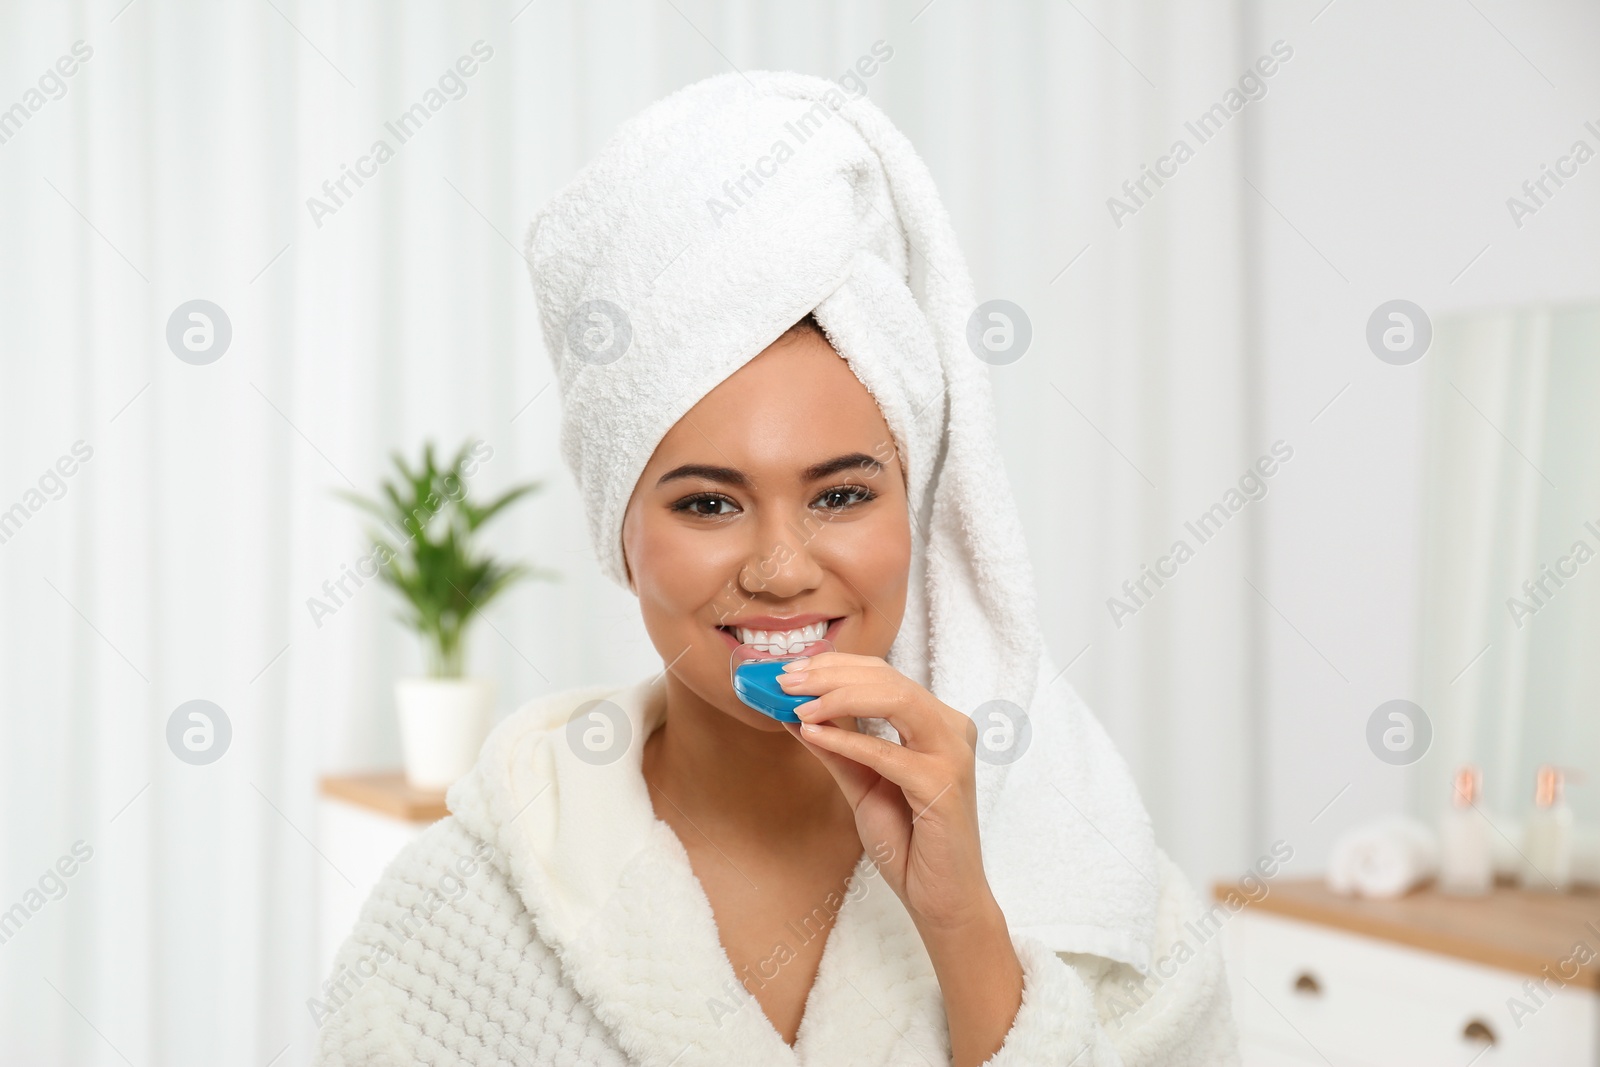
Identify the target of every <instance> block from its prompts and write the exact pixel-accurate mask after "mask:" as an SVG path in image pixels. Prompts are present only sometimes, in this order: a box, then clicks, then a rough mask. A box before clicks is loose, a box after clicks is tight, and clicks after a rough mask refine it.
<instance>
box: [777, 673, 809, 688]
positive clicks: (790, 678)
mask: <svg viewBox="0 0 1600 1067" xmlns="http://www.w3.org/2000/svg"><path fill="white" fill-rule="evenodd" d="M805 680H806V672H805V671H795V672H794V673H793V674H780V675H778V684H779V685H788V684H789V683H790V682H795V683H797V684H798V683H800V682H803V681H805Z"/></svg>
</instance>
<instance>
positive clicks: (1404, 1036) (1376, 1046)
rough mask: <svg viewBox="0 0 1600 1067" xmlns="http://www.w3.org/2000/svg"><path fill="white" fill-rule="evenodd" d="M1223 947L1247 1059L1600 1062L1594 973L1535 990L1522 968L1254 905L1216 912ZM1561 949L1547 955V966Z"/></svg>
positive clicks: (1373, 1066) (1366, 1066) (1547, 1066)
mask: <svg viewBox="0 0 1600 1067" xmlns="http://www.w3.org/2000/svg"><path fill="white" fill-rule="evenodd" d="M1595 914H1596V916H1597V917H1600V909H1597V910H1596V913H1595ZM1550 935H1551V936H1552V937H1553V938H1555V939H1556V941H1557V943H1560V942H1561V941H1562V939H1563V937H1562V934H1561V931H1560V930H1559V929H1552V930H1551V931H1550ZM1585 940H1587V941H1588V942H1589V943H1590V944H1591V946H1592V947H1600V946H1595V945H1594V943H1595V941H1596V938H1595V935H1594V934H1593V933H1592V932H1591V931H1589V930H1588V929H1586V928H1585V927H1584V926H1582V925H1581V924H1575V925H1574V926H1573V927H1572V928H1571V931H1570V942H1571V944H1576V943H1579V942H1582V941H1585ZM1223 948H1224V952H1225V953H1226V955H1227V961H1228V972H1229V973H1228V977H1229V982H1230V984H1231V987H1232V994H1233V1004H1234V1014H1235V1017H1236V1019H1237V1020H1238V1024H1239V1033H1240V1038H1241V1044H1242V1051H1243V1059H1244V1065H1245V1067H1266V1065H1269V1064H1271V1065H1276V1064H1285V1065H1288V1064H1293V1065H1300V1064H1319V1065H1322V1067H1327V1065H1328V1064H1332V1065H1334V1067H1345V1065H1347V1064H1348V1065H1350V1067H1387V1065H1390V1064H1393V1065H1395V1067H1401V1065H1403V1067H1433V1065H1436V1064H1437V1065H1439V1067H1467V1065H1468V1064H1471V1065H1472V1067H1504V1065H1512V1064H1515V1065H1517V1067H1524V1065H1527V1067H1534V1065H1537V1067H1580V1065H1581V1067H1595V1065H1597V1064H1600V995H1597V993H1596V992H1595V990H1594V988H1593V987H1592V984H1584V983H1583V982H1581V981H1572V982H1565V983H1563V982H1561V981H1559V980H1558V981H1549V980H1548V979H1546V980H1545V981H1544V988H1542V989H1541V988H1540V985H1539V983H1540V981H1541V980H1540V979H1539V978H1535V977H1534V976H1533V975H1532V974H1526V973H1516V972H1513V971H1511V970H1507V969H1503V968H1501V967H1495V966H1486V965H1484V964H1481V963H1477V962H1473V961H1471V960H1468V959H1463V958H1460V957H1457V956H1451V955H1446V954H1443V953H1440V952H1432V951H1425V950H1423V949H1419V948H1414V947H1411V946H1409V945H1405V944H1401V943H1397V942H1395V941H1392V940H1388V939H1385V938H1381V937H1375V936H1368V935H1366V934H1361V933H1354V932H1351V931H1349V930H1346V929H1340V928H1337V927H1335V926H1331V925H1326V924H1324V923H1320V922H1312V921H1306V920H1304V919H1300V918H1293V917H1288V916H1284V915H1281V914H1274V913H1272V912H1269V911H1265V910H1263V909H1261V908H1259V907H1248V908H1245V909H1244V910H1242V911H1240V912H1239V913H1238V914H1236V915H1234V916H1233V917H1232V918H1231V919H1229V920H1228V921H1227V922H1226V924H1225V925H1224V927H1223ZM1569 955H1570V945H1569V950H1568V951H1566V952H1563V953H1561V954H1559V955H1557V954H1552V956H1551V958H1550V960H1549V963H1550V965H1551V968H1552V973H1553V974H1559V972H1558V971H1557V970H1556V968H1557V966H1558V965H1559V964H1560V963H1561V961H1562V960H1563V959H1565V958H1567V957H1568V956H1569ZM1568 973H1569V974H1571V973H1572V971H1571V968H1570V967H1569V968H1568ZM1591 981H1592V976H1591ZM1517 1004H1520V1005H1521V1006H1522V1007H1521V1008H1519V1009H1515V1010H1514V1005H1517Z"/></svg>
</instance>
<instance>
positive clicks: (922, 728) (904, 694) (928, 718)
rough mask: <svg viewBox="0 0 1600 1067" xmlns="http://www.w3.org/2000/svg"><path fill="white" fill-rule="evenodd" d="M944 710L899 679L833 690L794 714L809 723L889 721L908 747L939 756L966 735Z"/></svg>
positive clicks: (808, 702) (926, 695)
mask: <svg viewBox="0 0 1600 1067" xmlns="http://www.w3.org/2000/svg"><path fill="white" fill-rule="evenodd" d="M791 692H792V690H791ZM942 708H943V705H941V704H939V703H938V701H936V700H934V699H933V698H932V697H931V696H930V695H928V694H927V693H926V692H925V691H924V690H922V689H920V688H918V687H917V685H916V684H915V683H913V682H910V681H907V680H906V679H904V678H899V677H896V678H891V679H888V680H883V681H874V682H868V683H865V684H857V685H847V686H843V687H841V688H838V689H833V690H831V691H829V692H825V693H823V694H822V695H821V696H819V697H817V699H815V700H811V701H807V702H806V703H804V704H801V705H800V706H799V707H797V708H795V709H794V713H795V714H796V715H798V716H800V718H801V719H803V720H805V721H806V722H827V721H829V720H831V719H840V718H861V717H863V716H867V717H870V718H874V719H887V720H889V725H891V726H893V727H894V728H895V731H896V732H897V733H898V734H899V735H900V740H901V742H902V743H903V744H904V745H906V747H908V748H912V749H915V750H916V751H918V752H934V753H936V752H942V751H944V750H945V749H946V748H951V747H953V745H952V742H951V739H952V738H963V734H964V731H958V730H957V729H955V726H956V724H954V723H953V722H952V721H951V720H950V719H948V718H946V716H945V714H944V712H943V711H942V710H941V709H942ZM956 714H958V715H959V714H960V712H956ZM963 718H965V716H963ZM963 743H964V741H963Z"/></svg>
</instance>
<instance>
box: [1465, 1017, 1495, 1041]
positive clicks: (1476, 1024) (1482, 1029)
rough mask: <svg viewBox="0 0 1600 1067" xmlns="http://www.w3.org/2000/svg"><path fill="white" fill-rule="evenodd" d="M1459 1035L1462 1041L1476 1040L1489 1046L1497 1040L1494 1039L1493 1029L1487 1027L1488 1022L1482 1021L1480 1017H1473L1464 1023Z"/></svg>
mask: <svg viewBox="0 0 1600 1067" xmlns="http://www.w3.org/2000/svg"><path fill="white" fill-rule="evenodd" d="M1461 1037H1462V1040H1464V1041H1477V1042H1479V1043H1480V1044H1484V1045H1489V1046H1491V1047H1493V1046H1494V1045H1496V1044H1498V1042H1497V1041H1495V1037H1494V1031H1493V1030H1491V1029H1490V1028H1489V1024H1488V1023H1486V1022H1484V1021H1483V1020H1482V1019H1473V1020H1472V1021H1471V1022H1469V1023H1468V1024H1467V1025H1466V1028H1465V1029H1463V1030H1462V1031H1461Z"/></svg>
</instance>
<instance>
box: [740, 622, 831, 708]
mask: <svg viewBox="0 0 1600 1067" xmlns="http://www.w3.org/2000/svg"><path fill="white" fill-rule="evenodd" d="M832 651H834V648H833V643H832V642H831V641H826V640H816V641H812V642H811V643H809V644H807V645H806V646H805V647H804V648H802V649H801V650H800V651H798V652H788V653H783V654H773V653H770V652H765V651H763V650H762V649H760V648H758V647H757V646H755V645H740V646H739V647H738V648H736V649H734V650H733V656H732V657H731V659H730V660H729V663H728V673H729V675H730V676H731V677H732V678H733V693H734V695H735V696H737V697H738V698H739V702H740V703H741V704H744V705H745V706H746V707H751V708H754V709H756V710H757V711H759V712H760V713H761V714H763V715H765V716H767V717H768V718H769V719H776V720H777V721H779V722H799V721H800V716H798V715H796V714H795V713H794V709H795V708H798V707H799V706H800V705H801V704H804V703H807V702H808V701H812V700H815V699H817V698H816V697H814V696H791V695H790V694H788V693H785V692H784V691H783V687H782V686H781V685H779V684H778V679H779V678H780V677H781V676H782V675H783V667H784V664H786V663H791V662H793V661H794V660H797V659H803V658H805V657H807V656H816V655H820V654H821V653H823V652H832Z"/></svg>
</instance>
